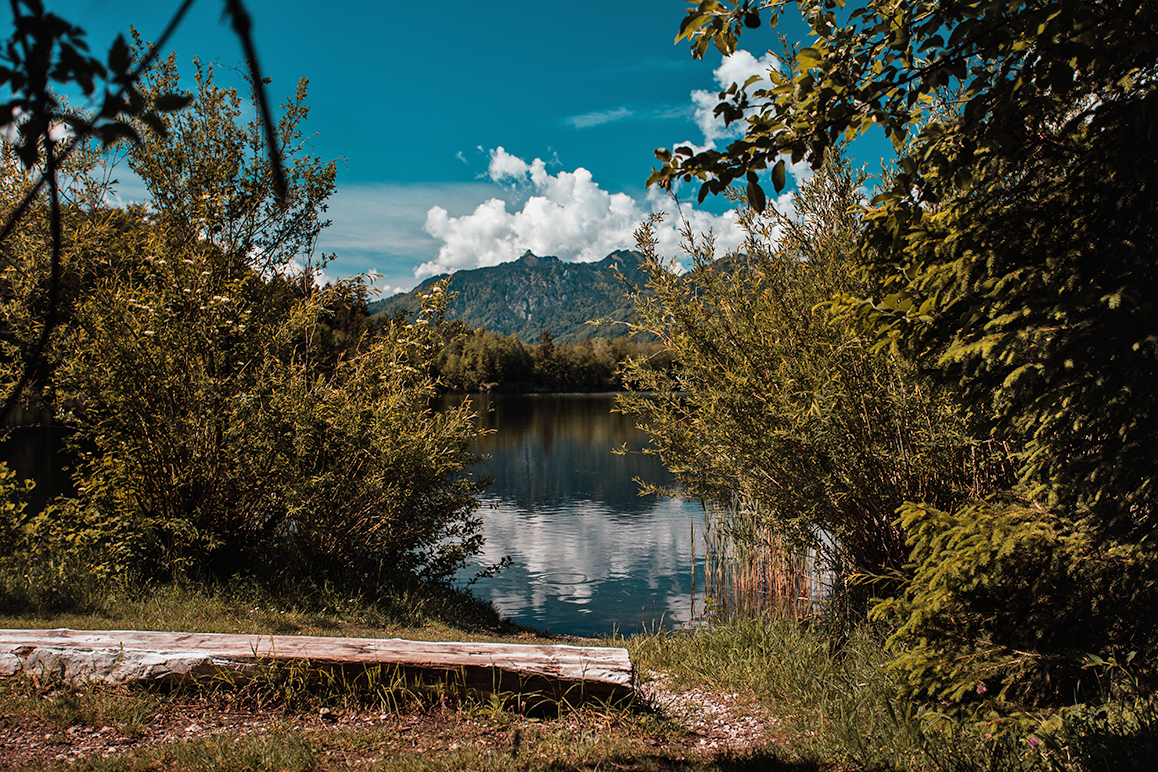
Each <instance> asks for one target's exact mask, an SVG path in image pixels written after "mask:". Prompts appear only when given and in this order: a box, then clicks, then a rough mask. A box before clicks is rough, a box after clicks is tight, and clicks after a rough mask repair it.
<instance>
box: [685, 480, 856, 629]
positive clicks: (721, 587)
mask: <svg viewBox="0 0 1158 772" xmlns="http://www.w3.org/2000/svg"><path fill="white" fill-rule="evenodd" d="M761 510H762V507H761V505H760V503H759V502H758V501H754V500H749V499H740V498H737V499H733V500H732V501H731V502H728V503H727V504H720V503H713V504H708V505H706V506H705V509H704V528H703V530H702V531H701V539H702V542H701V544H702V546H701V549H702V551H703V552H702V554H703V589H702V592H703V604H704V605H703V617H706V618H708V619H711V618H716V617H718V618H723V619H727V618H731V617H735V616H775V617H784V618H790V619H803V618H804V617H807V616H810V615H813V614H814V613H816V612H818V611H820V610H821V605H822V603H823V602H824V601H825V600H826V599H829V598H830V597H832V593H833V584H834V578H835V577H836V576H837V575H838V574H837V572H836V571H835V570H834V562H833V556H832V555H831V554H829V553H828V552H827V551H825V550H824V549H823V548H822V547H807V546H803V545H802V543H801V541H800V540H790V539H789V538H787V537H786V536H785V535H784V533H783V532H782V531H780V530H779V529H777V528H774V527H772V526H771V525H770V523H771V522H772V521H771V519H770V518H768V517H767V516H766V515H765V514H764V513H763V512H762V511H761ZM817 543H818V544H821V545H822V544H823V540H817ZM692 545H693V546H692V549H693V554H692V565H693V572H694V570H695V566H696V559H695V552H694V551H695V549H696V547H695V545H696V534H695V528H694V526H693V530H692ZM695 595H696V588H695V581H694V574H693V589H692V597H693V603H694V601H695ZM693 616H694V608H693Z"/></svg>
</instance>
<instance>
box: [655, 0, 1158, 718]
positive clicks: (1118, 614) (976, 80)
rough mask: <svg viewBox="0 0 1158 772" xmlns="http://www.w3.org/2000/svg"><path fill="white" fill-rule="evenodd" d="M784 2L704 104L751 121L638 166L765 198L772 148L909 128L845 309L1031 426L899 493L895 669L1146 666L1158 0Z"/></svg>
mask: <svg viewBox="0 0 1158 772" xmlns="http://www.w3.org/2000/svg"><path fill="white" fill-rule="evenodd" d="M797 5H798V6H799V7H800V9H801V10H802V12H803V13H804V14H805V16H806V18H807V19H808V21H809V23H810V24H811V26H812V29H813V32H814V33H815V36H816V37H815V39H814V40H813V41H811V45H809V46H807V47H804V48H801V49H799V50H797V51H795V53H794V56H789V57H788V61H789V63H790V64H791V67H792V69H791V72H788V73H785V74H779V73H773V74H771V77H772V79H773V82H774V87H773V88H772V89H768V90H765V91H761V92H756V93H754V94H752V95H746V94H745V93H744V91H743V89H742V88H739V87H737V88H736V89H733V90H732V91H731V92H730V94H729V95H728V101H727V102H726V103H724V104H722V105H721V107H720V108H719V112H720V113H721V114H723V115H724V116H725V117H727V118H729V119H732V120H744V121H746V125H745V128H746V134H745V137H744V138H743V139H741V140H739V141H737V142H736V143H734V144H733V145H731V146H729V147H728V148H727V149H726V150H725V151H723V152H714V151H712V152H707V153H700V154H695V153H689V152H687V151H684V152H677V153H676V154H674V155H671V154H667V153H666V152H663V153H661V158H662V159H663V160H664V161H665V164H664V167H663V168H662V169H660V170H659V171H657V172H656V173H655V174H654V175H653V178H652V181H653V182H654V183H659V184H661V185H670V184H672V183H673V182H674V181H676V180H678V179H681V178H682V179H689V180H690V179H692V178H699V179H701V180H703V185H702V186H701V190H700V194H701V196H703V195H706V194H707V193H709V192H714V191H718V190H720V189H722V188H723V187H724V186H725V185H727V184H728V183H729V182H731V181H733V180H737V179H741V178H746V179H747V180H748V183H749V193H748V195H749V200H751V201H752V202H753V205H755V206H757V207H760V206H762V201H763V192H762V190H760V187H759V180H758V178H757V176H756V175H757V173H758V172H759V171H760V170H762V169H764V168H767V167H769V166H773V165H775V167H774V168H773V173H772V180H773V183H774V185H775V186H776V187H777V189H779V188H780V187H781V186H782V183H783V179H784V178H783V172H782V169H783V167H782V166H780V163H781V161H782V160H783V159H781V158H780V154H781V153H788V154H790V155H791V156H792V158H793V159H800V158H805V157H808V158H810V159H811V160H812V162H813V164H814V165H815V164H817V163H819V162H820V160H821V158H822V157H823V156H824V154H825V153H826V152H827V151H829V149H830V148H831V147H832V145H833V143H834V142H835V141H836V140H837V139H838V138H840V137H842V136H851V135H856V134H858V133H860V132H863V131H865V130H866V129H867V128H868V127H869V126H871V125H880V126H882V127H883V128H884V129H885V131H886V133H887V135H888V136H889V137H890V138H891V139H892V141H893V143H894V145H895V146H896V147H897V149H898V151H899V159H898V161H897V168H896V173H895V174H894V175H893V176H892V177H891V178H890V179H889V180H886V181H885V185H884V187H883V189H882V191H881V192H880V193H879V194H878V195H877V196H876V198H874V200H873V202H872V206H871V208H870V209H869V210H868V211H867V212H866V215H865V231H864V236H863V238H862V240H861V257H860V260H861V263H862V265H863V267H864V271H865V278H866V280H867V285H866V287H865V288H864V289H862V290H861V291H859V292H850V293H848V294H847V295H846V296H845V297H844V298H842V299H841V301H840V302H839V303H837V304H836V305H835V307H834V308H835V310H836V311H837V312H838V313H844V314H846V315H848V316H849V317H850V318H855V319H856V320H857V321H858V323H859V325H860V326H861V329H863V330H865V332H866V334H868V335H870V336H872V337H873V338H874V339H876V340H877V341H878V344H879V345H881V346H893V347H895V349H896V350H898V351H900V352H903V353H904V354H906V355H907V356H908V357H909V358H910V359H911V361H914V362H915V363H917V364H918V365H919V366H920V367H922V368H923V369H925V370H926V371H928V372H930V373H931V374H932V375H934V376H935V377H937V378H938V379H939V380H941V381H942V382H949V383H952V384H954V385H955V387H956V388H957V390H958V394H959V395H960V399H961V400H962V402H963V404H964V405H965V407H966V408H967V409H968V410H969V412H970V415H971V418H972V419H973V421H974V422H975V424H974V425H975V426H976V427H977V428H978V429H980V430H982V431H984V430H988V431H990V432H991V433H993V434H994V435H995V436H997V437H1002V438H1009V439H1011V440H1012V441H1014V442H1016V443H1020V444H1022V447H1023V451H1022V453H1021V454H1020V456H1019V459H1018V461H1019V467H1020V468H1019V476H1020V480H1021V486H1020V487H1018V488H1017V489H1015V490H1011V491H1008V492H1005V493H1003V494H1000V495H998V496H995V497H993V498H991V499H988V500H986V501H980V502H972V503H970V504H967V505H964V506H962V507H959V508H956V509H953V510H951V511H942V510H940V509H939V508H938V507H936V506H932V505H928V504H924V505H922V504H919V503H912V504H909V505H906V507H905V508H904V509H903V510H902V511H901V514H902V522H903V524H904V525H905V527H906V528H908V529H909V534H910V544H911V546H912V550H913V551H912V557H911V564H910V569H911V570H912V572H913V573H912V580H911V582H910V583H909V585H908V586H907V588H906V589H905V591H904V592H903V593H902V594H901V595H900V596H899V597H898V598H897V599H895V601H894V602H892V603H890V604H887V605H885V606H883V607H882V608H881V609H880V612H881V613H882V615H888V614H895V616H894V617H891V618H892V619H894V620H895V621H896V622H897V624H898V625H899V631H898V633H897V635H896V636H895V638H894V642H895V643H896V644H898V651H899V652H900V653H899V654H898V658H897V660H896V662H895V666H896V668H897V670H898V672H899V673H901V674H902V676H903V678H902V683H903V684H904V685H905V688H906V690H907V691H908V692H909V693H910V694H912V695H914V696H917V697H919V698H921V699H925V700H936V701H938V702H940V703H941V705H943V706H944V705H948V707H947V708H944V709H945V710H957V709H960V710H963V711H966V712H970V713H971V714H972V712H974V711H977V714H978V715H980V714H982V713H984V711H987V710H996V711H997V712H998V713H1008V712H1017V711H1018V710H1021V709H1023V708H1024V706H1027V705H1036V706H1054V707H1056V706H1057V705H1059V704H1065V703H1067V702H1072V701H1073V700H1074V695H1075V694H1078V695H1079V698H1078V699H1079V700H1081V699H1084V698H1085V697H1086V696H1089V695H1090V694H1091V693H1092V692H1094V691H1096V688H1095V687H1094V686H1093V681H1094V678H1095V676H1094V675H1092V674H1091V671H1090V670H1088V669H1086V668H1085V667H1084V665H1085V664H1086V662H1087V660H1086V659H1085V657H1086V655H1090V656H1092V657H1095V658H1097V660H1098V661H1103V662H1104V661H1110V660H1113V659H1114V657H1118V658H1119V659H1117V660H1115V661H1119V662H1121V661H1124V659H1125V657H1126V654H1127V653H1128V652H1131V651H1133V652H1135V653H1136V654H1137V658H1136V659H1134V660H1133V662H1134V665H1133V667H1134V669H1135V672H1136V673H1138V674H1147V675H1145V677H1141V676H1139V681H1138V683H1146V684H1150V685H1148V686H1146V688H1147V689H1150V688H1151V687H1152V682H1151V681H1148V680H1147V679H1153V678H1154V677H1155V672H1156V670H1158V669H1156V668H1155V667H1154V663H1155V661H1156V660H1155V657H1158V627H1156V626H1155V625H1154V624H1152V623H1151V622H1150V621H1149V619H1150V617H1151V616H1152V615H1150V614H1149V613H1148V612H1146V611H1144V609H1146V608H1148V607H1149V606H1150V605H1152V603H1153V602H1154V598H1153V587H1154V582H1155V576H1156V574H1155V570H1156V569H1155V566H1156V565H1158V559H1156V555H1158V553H1155V548H1154V547H1153V546H1152V541H1153V534H1154V530H1155V526H1156V525H1158V521H1156V519H1155V517H1156V513H1155V505H1156V500H1155V495H1154V490H1153V482H1152V480H1153V469H1154V467H1155V463H1156V462H1158V455H1156V454H1158V450H1156V448H1155V446H1154V443H1153V437H1154V436H1155V433H1156V430H1158V403H1155V401H1154V399H1153V395H1152V388H1150V386H1149V384H1150V383H1151V382H1152V381H1153V380H1154V378H1155V377H1156V376H1158V356H1156V349H1155V347H1154V345H1153V342H1154V341H1155V340H1158V317H1156V314H1155V306H1154V304H1153V302H1152V300H1151V299H1152V297H1153V295H1154V292H1155V290H1156V289H1158V260H1156V259H1155V258H1156V257H1158V256H1156V255H1155V252H1154V249H1155V243H1156V242H1155V235H1156V234H1155V232H1154V228H1155V223H1158V211H1156V207H1158V204H1156V203H1155V201H1156V197H1155V196H1154V194H1153V189H1152V186H1153V180H1154V179H1155V178H1156V174H1158V155H1156V153H1155V150H1154V148H1153V143H1152V141H1151V138H1150V136H1149V135H1150V131H1151V129H1150V127H1152V126H1153V125H1154V117H1155V106H1156V105H1158V93H1156V86H1158V80H1156V77H1155V76H1156V75H1158V62H1156V56H1158V7H1156V6H1155V5H1154V4H1153V3H1152V2H1145V1H1143V2H1132V3H1124V4H1113V3H1111V4H1104V3H1096V2H1086V1H1080V2H1075V3H1068V4H1064V5H1056V4H1055V5H1049V4H1033V3H1013V4H993V3H984V2H973V1H972V0H966V1H965V2H956V1H955V2H950V3H931V2H930V3H927V2H915V3H901V4H897V3H889V2H870V3H868V4H867V5H865V6H863V7H861V8H858V9H856V10H854V11H852V12H851V13H847V14H845V13H844V12H843V11H841V10H839V8H838V4H837V3H834V2H827V1H826V2H819V3H813V2H801V3H798V4H797ZM785 7H786V6H784V5H777V6H775V10H774V11H773V18H776V16H777V15H778V14H779V13H780V12H782V11H783V9H784V8H785ZM758 20H759V12H758V11H757V10H755V9H754V8H750V7H748V6H743V7H736V6H735V4H734V3H733V4H732V7H728V6H726V5H724V4H723V3H719V2H711V1H710V0H709V2H704V3H700V4H699V5H698V6H696V7H694V8H693V9H692V10H691V11H690V12H689V14H688V17H687V18H686V19H685V22H684V26H683V27H682V28H681V32H680V37H681V38H687V39H691V40H692V41H693V46H694V48H695V50H696V51H697V52H698V53H699V54H702V52H703V51H704V50H705V49H706V47H707V46H708V45H710V44H711V43H712V42H715V43H716V44H717V45H718V46H719V47H721V48H722V49H723V50H725V51H728V50H731V48H732V47H734V45H735V44H736V40H737V38H738V36H739V35H740V34H741V32H742V29H743V27H742V25H743V24H744V23H745V22H747V23H748V26H752V25H753V24H755V23H757V22H758ZM745 111H752V112H750V113H749V112H745ZM1043 604H1044V605H1045V607H1047V608H1049V609H1050V610H1051V611H1050V613H1048V614H1043V613H1040V612H1034V609H1035V608H1041V607H1042V606H1043ZM981 694H985V695H988V696H985V697H981V696H978V695H981Z"/></svg>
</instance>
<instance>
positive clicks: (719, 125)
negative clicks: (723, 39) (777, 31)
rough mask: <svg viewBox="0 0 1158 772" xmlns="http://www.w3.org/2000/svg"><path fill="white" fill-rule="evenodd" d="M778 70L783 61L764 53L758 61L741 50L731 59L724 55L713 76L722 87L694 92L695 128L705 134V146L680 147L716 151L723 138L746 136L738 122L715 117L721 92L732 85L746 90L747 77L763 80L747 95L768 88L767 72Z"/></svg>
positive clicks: (751, 87) (769, 84) (750, 88)
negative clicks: (715, 89) (730, 122)
mask: <svg viewBox="0 0 1158 772" xmlns="http://www.w3.org/2000/svg"><path fill="white" fill-rule="evenodd" d="M770 69H772V70H779V69H780V60H779V59H777V58H776V57H775V56H773V55H772V54H764V55H763V56H761V57H760V58H759V59H757V58H756V57H755V56H753V55H752V54H751V53H749V52H747V51H744V50H742V49H741V50H738V51H736V52H735V53H734V54H732V55H731V56H725V57H724V58H723V60H722V61H721V62H720V66H719V67H717V68H716V69H715V70H714V71H713V72H712V75H713V76H714V77H715V79H716V83H717V84H718V85H719V87H720V88H719V90H718V91H705V90H703V89H696V90H695V91H693V92H692V105H693V106H694V108H695V121H696V126H698V127H699V129H700V132H702V133H703V135H704V145H695V144H694V143H692V142H685V143H681V144H686V145H693V146H694V147H696V148H698V149H700V150H707V149H709V148H714V147H715V146H716V142H717V141H719V140H722V139H735V138H737V137H740V136H742V135H743V133H744V125H743V123H742V122H740V121H737V122H734V123H732V125H731V126H725V125H724V119H723V118H719V117H717V116H716V115H715V109H716V105H718V104H719V103H720V99H719V92H720V91H725V90H727V89H728V88H729V87H730V86H731V85H732V84H733V83H735V84H737V85H739V86H740V87H743V85H744V84H745V83H747V81H748V78H751V77H752V76H757V77H759V78H760V80H758V81H756V82H754V83H753V84H752V85H751V86H749V87H748V89H747V90H748V93H753V92H755V91H757V90H759V89H762V88H769V87H771V85H772V82H771V81H769V80H768V70H770Z"/></svg>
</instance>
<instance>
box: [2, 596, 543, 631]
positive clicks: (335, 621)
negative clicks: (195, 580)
mask: <svg viewBox="0 0 1158 772" xmlns="http://www.w3.org/2000/svg"><path fill="white" fill-rule="evenodd" d="M83 595H84V597H83V601H78V602H76V603H73V604H70V605H68V606H67V607H66V608H63V609H59V608H56V607H53V606H45V605H42V604H38V603H35V602H12V598H11V596H9V598H7V599H6V600H7V601H8V602H5V603H3V604H2V605H0V627H7V628H33V629H35V628H54V627H68V628H72V629H76V630H187V631H196V632H206V633H243V634H259V635H323V636H343V637H367V638H384V637H407V638H412V639H414V640H466V639H469V640H496V641H499V640H511V639H512V638H516V639H517V638H526V639H528V640H546V639H547V638H549V636H547V635H546V634H544V633H542V632H541V631H537V630H534V629H532V628H528V627H523V626H520V625H515V624H512V623H510V622H507V621H505V620H502V619H501V618H500V617H499V615H498V613H497V612H496V611H495V609H494V607H493V606H491V605H490V604H489V603H486V602H483V601H481V600H479V599H478V598H476V597H474V596H472V595H470V594H469V593H467V592H465V591H463V590H460V589H457V588H452V587H444V586H428V587H423V586H401V587H382V588H377V591H376V592H375V593H374V594H372V595H371V594H350V593H343V592H341V591H340V590H338V589H335V588H333V587H330V586H328V585H318V584H312V583H305V582H303V583H299V584H298V585H295V586H282V587H280V588H277V589H276V590H275V589H271V588H269V587H267V586H263V585H260V584H256V583H247V582H237V583H235V584H232V585H229V586H225V587H216V588H199V587H192V586H186V585H180V584H169V585H159V586H152V587H144V588H142V587H115V588H113V589H106V590H105V591H104V592H103V593H99V594H98V593H84V594H83ZM403 633H405V635H403Z"/></svg>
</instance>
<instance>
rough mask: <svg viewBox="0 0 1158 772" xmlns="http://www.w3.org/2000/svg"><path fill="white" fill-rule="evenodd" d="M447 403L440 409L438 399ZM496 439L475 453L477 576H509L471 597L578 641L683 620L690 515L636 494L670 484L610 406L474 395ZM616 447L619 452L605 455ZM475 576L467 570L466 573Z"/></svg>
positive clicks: (679, 505)
mask: <svg viewBox="0 0 1158 772" xmlns="http://www.w3.org/2000/svg"><path fill="white" fill-rule="evenodd" d="M448 399H450V398H448ZM474 399H475V403H476V405H477V406H478V408H479V410H480V420H481V421H482V422H484V424H485V425H487V426H489V427H492V428H495V429H497V431H496V433H495V434H492V435H489V436H488V437H486V438H484V439H483V440H482V441H480V442H479V444H478V445H477V447H476V449H477V450H479V451H480V452H483V453H487V454H488V455H490V456H491V457H492V458H491V460H490V461H488V462H486V463H485V464H483V465H481V466H480V467H479V468H478V470H477V471H478V472H480V473H485V474H489V475H490V476H491V477H493V478H494V480H495V483H494V485H493V486H492V487H491V489H490V490H489V491H488V496H487V498H486V500H485V501H484V507H483V510H482V516H483V520H484V523H485V532H486V537H487V543H486V548H485V553H484V554H483V555H482V556H481V557H480V559H479V560H478V563H479V564H480V565H490V564H492V563H496V562H498V561H499V560H500V559H502V557H503V556H506V555H509V556H510V557H511V558H512V559H513V560H514V565H512V566H511V567H510V568H508V569H506V570H505V571H503V572H502V573H501V574H499V575H498V576H496V577H492V578H490V579H484V580H480V581H479V582H478V583H477V584H476V585H475V591H476V592H477V593H478V594H479V595H480V596H482V597H484V598H487V599H489V600H492V601H493V602H494V603H495V605H496V606H497V607H498V609H499V610H500V611H501V612H502V613H503V614H504V615H505V616H507V617H509V618H511V619H514V620H516V621H519V622H524V623H526V624H532V625H535V626H538V627H546V628H548V629H550V630H552V631H553V632H556V633H568V634H572V635H590V634H598V633H610V632H612V631H614V630H616V629H618V630H622V631H630V630H638V629H639V627H640V626H641V625H647V626H651V625H654V624H664V625H666V626H673V625H675V624H679V623H681V622H685V621H687V620H688V619H689V617H690V613H691V598H690V591H691V573H690V572H691V525H692V522H693V521H697V522H698V521H700V520H701V518H702V515H701V512H700V509H699V506H698V504H694V503H689V502H684V501H682V500H679V499H675V500H672V499H658V498H656V497H654V496H648V497H641V496H639V495H638V490H639V486H638V485H637V484H636V483H635V482H634V481H633V478H639V479H642V480H646V481H648V482H654V483H658V484H661V485H662V484H669V483H670V482H671V480H670V477H669V475H668V473H667V470H666V469H664V467H663V465H662V464H661V463H660V462H659V460H658V459H656V458H654V457H652V456H644V455H643V454H642V453H640V452H639V451H640V450H641V449H642V448H643V446H644V444H645V442H646V440H645V437H644V436H643V435H642V433H641V432H639V431H637V430H636V429H635V427H634V425H633V423H632V421H631V419H630V418H628V417H626V416H623V415H620V414H618V413H612V412H611V410H612V408H613V407H614V398H613V397H611V396H610V395H587V394H584V395H541V396H539V395H536V396H510V395H482V396H481V397H475V398H474ZM623 446H626V448H627V450H628V453H627V454H625V455H615V454H613V453H612V449H614V448H618V447H623ZM475 570H477V569H475Z"/></svg>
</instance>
